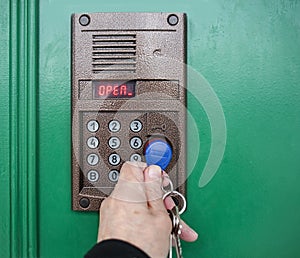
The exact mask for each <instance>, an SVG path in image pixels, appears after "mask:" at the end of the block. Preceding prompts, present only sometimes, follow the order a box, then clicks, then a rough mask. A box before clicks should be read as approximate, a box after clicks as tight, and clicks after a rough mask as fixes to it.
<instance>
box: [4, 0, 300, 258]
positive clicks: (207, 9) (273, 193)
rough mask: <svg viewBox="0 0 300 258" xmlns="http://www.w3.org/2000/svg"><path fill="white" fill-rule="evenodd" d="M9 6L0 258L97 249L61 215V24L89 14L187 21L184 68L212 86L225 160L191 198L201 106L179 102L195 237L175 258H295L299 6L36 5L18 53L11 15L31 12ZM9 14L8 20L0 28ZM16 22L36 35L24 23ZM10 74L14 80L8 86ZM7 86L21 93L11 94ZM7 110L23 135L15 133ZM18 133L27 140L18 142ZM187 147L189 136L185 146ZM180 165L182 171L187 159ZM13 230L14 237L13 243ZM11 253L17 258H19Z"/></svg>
mask: <svg viewBox="0 0 300 258" xmlns="http://www.w3.org/2000/svg"><path fill="white" fill-rule="evenodd" d="M11 2H12V3H13V4H10V5H8V4H7V3H6V1H4V0H1V8H2V6H3V8H4V9H5V10H7V11H5V12H3V15H1V24H0V25H1V49H0V51H1V57H2V59H1V60H0V61H1V63H0V64H1V66H0V67H1V77H2V82H1V89H0V93H1V95H0V97H1V102H0V108H1V114H0V115H1V120H2V121H1V127H0V132H1V140H2V146H1V148H0V154H1V157H0V164H1V168H0V186H1V189H0V193H1V197H2V199H3V206H2V207H4V208H2V209H1V210H0V212H1V222H0V237H1V238H0V239H1V242H2V243H5V245H3V246H5V247H4V248H2V245H1V248H0V254H1V255H0V256H1V257H25V256H26V247H27V249H31V251H30V252H28V253H27V256H28V257H33V256H34V254H35V253H37V257H43V258H53V257H82V255H83V254H84V253H85V252H86V250H88V249H89V248H90V247H91V246H92V245H93V244H94V242H95V239H96V234H97V220H98V216H97V214H96V213H78V212H73V211H71V203H70V198H71V195H70V193H71V185H70V182H71V174H70V173H71V172H70V145H71V138H70V126H71V123H70V121H71V117H70V16H71V14H72V13H74V12H96V11H101V12H103V11H107V12H109V11H130V12H133V11H147V12H148V11H153V12H160V11H166V12H172V11H174V12H175V11H176V12H177V11H178V12H186V13H187V15H188V30H189V31H188V63H189V65H190V66H191V67H192V68H193V69H195V70H196V71H198V72H199V73H201V74H202V75H203V76H204V77H205V78H206V80H207V81H208V82H209V83H210V85H211V86H212V88H213V89H214V91H215V92H216V94H217V96H218V98H219V100H220V103H221V105H222V107H223V111H224V115H225V119H226V126H227V144H226V149H225V154H224V158H223V160H222V163H221V165H220V168H219V170H218V172H217V174H216V175H215V177H214V178H213V180H212V181H211V182H210V183H209V184H208V185H206V186H205V187H204V188H199V186H198V183H199V178H200V176H201V173H202V171H203V168H204V167H205V162H206V160H207V158H208V154H209V151H210V144H211V141H212V139H213V137H215V136H214V135H213V134H211V132H210V124H209V117H208V116H207V115H206V114H205V112H204V109H203V108H202V106H201V105H200V104H199V103H198V102H197V99H196V98H195V97H194V96H193V95H192V94H190V95H189V98H188V109H189V111H190V112H191V113H192V115H193V117H194V119H195V121H196V123H197V127H198V129H199V135H200V140H201V145H200V147H201V151H200V154H199V157H198V161H197V164H196V167H195V168H194V169H193V171H192V173H191V175H190V177H189V179H188V211H187V212H186V213H185V214H184V219H185V220H186V221H188V222H189V223H190V224H191V225H192V226H193V227H194V228H195V229H196V230H197V231H198V232H199V240H198V241H197V242H195V243H184V244H183V251H184V254H185V257H210V258H211V257H226V258H227V257H228V258H229V257H288V258H294V257H299V256H300V247H299V243H298V242H299V238H300V205H299V203H300V187H299V182H300V159H299V156H300V16H299V13H300V1H297V0H294V1H291V0H290V1H287V0H286V1H284V0H273V1H263V0H254V1H238V0H223V1H221V0H211V1H206V0H202V1H201V0H198V1H196V0H191V1H185V2H183V1H179V0H176V1H172V2H170V1H166V0H160V1H158V0H154V1H151V2H146V1H144V2H142V1H133V0H129V1H121V0H118V1H117V0H112V1H108V2H104V1H99V0H98V1H96V0H91V1H85V2H84V1H78V0H74V1H72V2H70V1H66V0H52V1H40V3H39V8H40V11H39V15H38V18H39V19H40V22H39V31H40V33H39V38H38V40H39V45H38V46H37V45H36V46H35V44H34V43H33V42H31V41H30V40H34V38H31V39H29V41H28V38H27V37H26V35H29V33H27V34H26V33H25V34H24V33H23V34H22V30H23V29H24V28H23V27H22V26H19V30H18V34H17V35H19V36H18V37H20V35H21V37H20V38H18V40H19V41H21V39H23V38H25V39H26V42H27V43H26V44H27V45H25V46H24V45H22V44H21V43H20V42H19V43H18V44H19V45H14V44H15V43H14V42H11V40H12V39H13V37H14V35H15V34H14V33H16V32H15V28H16V26H17V25H16V23H15V21H16V20H17V18H16V17H17V16H16V13H17V10H20V9H18V8H17V7H18V6H17V5H22V6H23V7H22V8H21V10H27V11H28V10H32V8H28V6H27V3H31V4H32V5H33V3H34V2H33V1H25V2H23V1H11ZM4 3H5V4H4ZM14 3H15V4H14ZM35 6H37V5H35ZM25 7H26V8H25ZM31 7H33V6H31ZM8 10H10V13H11V14H13V15H11V16H9V15H8V13H9V12H8ZM19 12H20V11H19ZM25 13H27V12H25ZM27 15H28V13H27ZM32 15H33V14H32V13H29V17H31V16H32ZM6 17H10V19H11V23H8V22H7V19H6ZM18 19H19V22H21V20H25V21H27V23H28V24H29V25H30V24H31V25H30V26H29V28H30V29H32V28H34V26H33V24H34V22H32V21H30V20H28V19H21V18H18ZM25 24H26V22H25ZM10 26H11V27H10ZM12 26H14V27H12ZM25 27H26V26H25ZM29 38H30V37H29ZM9 41H10V44H8V42H9ZM28 42H31V44H29V43H28ZM30 46H31V50H29V49H30ZM24 47H25V48H27V49H28V50H27V51H25V50H24ZM14 49H19V51H20V52H19V57H18V58H19V59H17V57H14V55H12V53H14V52H13V51H12V50H14ZM22 49H23V50H22ZM34 50H38V51H39V71H38V76H39V83H38V91H37V95H36V99H34V98H33V93H34V92H35V87H34V80H33V78H34V75H33V74H32V72H33V73H34V70H33V71H31V69H29V70H25V71H23V70H22V69H21V68H22V67H23V66H22V64H23V65H25V66H26V63H22V64H21V65H19V66H18V65H17V63H16V61H17V60H21V61H22V62H24V60H27V61H26V62H27V65H29V67H31V68H32V69H34V68H36V66H35V65H34V64H32V63H30V62H32V59H31V58H28V55H29V56H30V55H31V54H32V52H34ZM22 51H23V52H22ZM24 51H25V52H24ZM9 53H10V55H11V56H10V57H9ZM26 53H27V54H26ZM30 53H31V54H30ZM20 56H21V57H22V58H21V59H20ZM30 60H31V61H30ZM8 63H10V66H8ZM10 67H11V68H10ZM15 67H19V68H18V69H19V70H18V71H19V72H18V74H15V75H14V68H15ZM16 78H18V80H19V81H22V79H23V78H29V81H27V82H28V83H27V84H24V85H23V84H20V83H19V84H18V83H17V82H16ZM30 78H31V79H30ZM12 80H13V82H14V84H13V85H23V86H22V87H21V86H18V87H19V88H20V89H23V90H25V91H26V92H27V93H26V94H25V93H23V92H21V93H19V95H18V94H16V92H15V90H16V89H18V87H17V86H16V87H15V88H13V90H12V88H11V87H9V86H11V84H10V83H11V82H12ZM32 80H33V81H32ZM2 85H4V87H2ZM28 94H29V95H28ZM198 94H199V92H198ZM17 96H19V100H20V102H18V103H17V102H16V101H17V100H18V98H17ZM28 96H31V97H28ZM35 101H38V106H37V113H38V117H37V118H38V121H37V122H38V123H37V127H36V130H37V137H38V138H37V140H38V141H37V144H38V146H37V156H36V157H35V151H34V146H33V147H30V148H33V149H30V148H29V149H28V148H27V147H26V143H27V142H29V143H30V144H29V145H30V146H32V144H35V139H32V138H33V135H32V133H30V132H32V130H33V133H35V132H34V129H33V126H34V125H35V122H34V119H35V118H34V111H35ZM14 109H17V110H15V111H16V112H18V113H17V115H18V116H19V118H21V123H20V122H18V123H17V122H16V121H17V120H16V118H17V115H16V113H14V112H13V111H14ZM22 121H23V122H24V123H25V124H24V123H23V122H22ZM26 121H27V122H26ZM16 123H17V124H16ZM191 123H192V120H190V121H189V125H190V124H191ZM18 129H26V132H27V134H26V135H24V134H21V133H19V132H18V131H17V130H18ZM8 130H9V131H10V132H9V133H8V132H7V131H8ZM16 135H17V137H18V138H14V137H16ZM193 140H194V137H193V135H192V132H191V133H190V134H189V146H193ZM26 141H27V142H26ZM19 144H20V145H19ZM19 146H20V149H19ZM8 153H10V154H8ZM188 154H189V157H190V159H189V162H190V164H189V167H192V166H191V163H192V158H191V157H192V156H193V148H192V147H190V148H189V150H188ZM13 158H17V159H18V163H17V164H18V168H16V167H15V166H14V164H12V161H14V160H13ZM35 158H36V161H37V166H38V167H37V170H36V173H37V175H36V176H35V164H34V163H32V162H33V161H35ZM9 162H11V163H9ZM28 164H31V165H28ZM23 166H26V168H27V169H26V168H24V167H23ZM28 167H29V169H28ZM28 171H29V172H28ZM190 172H191V171H190ZM27 175H29V177H28V179H29V180H27V181H26V180H25V177H26V176H27ZM34 179H36V180H37V186H38V187H37V192H36V193H37V200H38V202H37V206H36V207H35V202H34V200H35V196H34V190H33V189H35V188H34ZM19 180H23V181H19ZM17 182H18V183H17ZM16 185H17V187H16ZM15 187H16V188H15ZM12 190H13V192H12ZM23 193H26V194H28V196H29V197H28V198H27V197H26V198H25V197H24V196H23ZM14 196H15V197H14ZM22 196H23V197H22ZM17 197H18V198H17ZM20 198H21V199H20ZM33 203H34V204H33ZM18 204H21V206H22V207H21V208H20V207H19V206H18ZM27 204H29V208H27ZM30 205H31V206H30ZM35 208H37V209H36V213H34V210H35ZM26 210H27V213H26ZM22 212H24V214H23V213H22ZM9 213H11V216H10V215H9ZM17 213H18V214H17ZM23 215H24V216H25V217H24V216H23ZM2 217H3V218H2ZM36 218H37V219H36ZM35 221H37V223H38V232H37V234H35ZM27 222H30V223H31V224H28V223H27ZM18 225H20V226H21V228H22V230H21V231H20V232H22V233H21V235H19V236H17V233H16V232H17V231H16V226H18ZM27 225H29V226H27ZM24 238H25V240H24ZM22 239H23V240H22ZM35 240H36V241H37V246H35ZM18 246H22V248H23V249H22V250H21V251H18V250H19V249H18Z"/></svg>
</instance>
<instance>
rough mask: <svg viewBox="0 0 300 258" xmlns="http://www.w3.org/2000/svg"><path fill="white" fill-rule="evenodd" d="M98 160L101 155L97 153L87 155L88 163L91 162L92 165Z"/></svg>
mask: <svg viewBox="0 0 300 258" xmlns="http://www.w3.org/2000/svg"><path fill="white" fill-rule="evenodd" d="M98 162H99V157H98V155H97V154H94V153H92V154H90V155H88V157H87V163H88V164H90V165H91V166H95V165H97V164H98Z"/></svg>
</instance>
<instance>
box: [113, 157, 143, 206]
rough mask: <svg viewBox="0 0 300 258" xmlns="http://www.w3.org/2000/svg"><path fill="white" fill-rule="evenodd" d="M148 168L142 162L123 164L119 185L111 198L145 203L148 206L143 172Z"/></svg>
mask: <svg viewBox="0 0 300 258" xmlns="http://www.w3.org/2000/svg"><path fill="white" fill-rule="evenodd" d="M145 167H146V164H145V163H141V162H126V163H124V164H123V166H122V168H121V172H120V176H119V180H118V183H117V184H116V186H115V189H114V190H113V192H112V193H111V195H110V196H111V197H112V198H115V199H118V200H122V201H128V202H137V203H142V202H144V203H145V204H147V197H146V194H145V187H144V183H143V182H144V175H143V171H144V169H145Z"/></svg>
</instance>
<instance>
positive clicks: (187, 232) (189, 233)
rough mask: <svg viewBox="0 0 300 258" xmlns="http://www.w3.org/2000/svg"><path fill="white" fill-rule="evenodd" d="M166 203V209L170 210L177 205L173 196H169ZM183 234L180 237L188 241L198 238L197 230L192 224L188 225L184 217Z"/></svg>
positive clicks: (182, 223)
mask: <svg viewBox="0 0 300 258" xmlns="http://www.w3.org/2000/svg"><path fill="white" fill-rule="evenodd" d="M164 204H165V207H166V209H168V210H170V209H172V208H173V207H174V206H175V203H174V201H173V199H172V198H171V197H167V198H166V199H165V200H164ZM181 225H182V229H181V234H180V238H181V239H182V240H184V241H187V242H194V241H196V240H197V238H198V234H197V232H195V231H194V230H193V229H192V228H191V227H190V226H188V225H187V224H186V223H185V222H184V221H183V220H182V219H181Z"/></svg>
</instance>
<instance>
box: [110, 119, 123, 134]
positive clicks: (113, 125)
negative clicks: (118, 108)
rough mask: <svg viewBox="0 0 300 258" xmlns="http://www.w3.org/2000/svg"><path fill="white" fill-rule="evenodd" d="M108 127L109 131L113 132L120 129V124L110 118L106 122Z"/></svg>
mask: <svg viewBox="0 0 300 258" xmlns="http://www.w3.org/2000/svg"><path fill="white" fill-rule="evenodd" d="M108 129H109V131H111V132H113V133H116V132H119V131H120V129H121V124H120V122H119V121H117V120H112V121H110V122H109V124H108Z"/></svg>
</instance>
